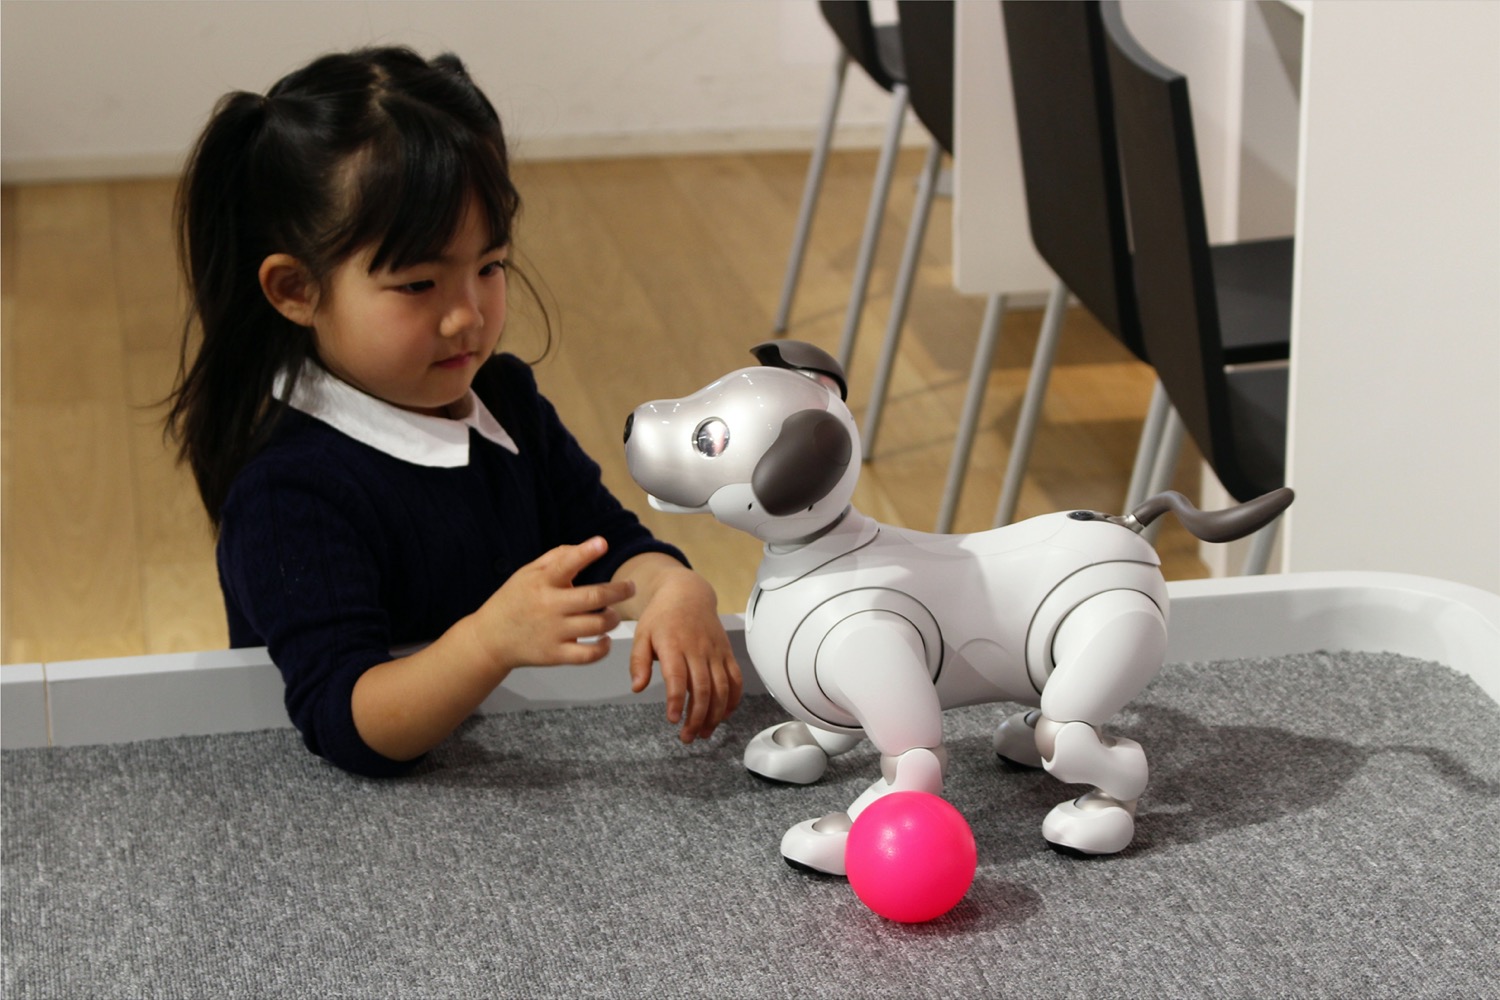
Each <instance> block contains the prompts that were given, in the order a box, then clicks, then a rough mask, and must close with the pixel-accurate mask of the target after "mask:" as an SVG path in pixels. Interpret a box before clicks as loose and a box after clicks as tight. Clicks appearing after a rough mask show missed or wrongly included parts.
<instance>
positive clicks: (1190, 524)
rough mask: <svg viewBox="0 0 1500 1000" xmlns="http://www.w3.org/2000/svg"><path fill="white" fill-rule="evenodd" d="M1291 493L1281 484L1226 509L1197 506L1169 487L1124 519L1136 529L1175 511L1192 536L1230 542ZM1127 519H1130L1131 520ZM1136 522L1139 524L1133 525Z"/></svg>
mask: <svg viewBox="0 0 1500 1000" xmlns="http://www.w3.org/2000/svg"><path fill="white" fill-rule="evenodd" d="M1294 496H1295V494H1293V493H1292V491H1291V490H1290V489H1287V488H1286V487H1285V486H1283V487H1281V488H1280V489H1276V490H1272V491H1271V492H1269V493H1266V494H1264V495H1262V496H1258V497H1256V498H1255V499H1254V500H1249V501H1246V502H1245V503H1242V504H1240V505H1239V506H1237V507H1230V508H1228V509H1227V510H1199V509H1198V508H1197V507H1194V506H1193V504H1192V501H1190V500H1188V498H1187V497H1185V496H1183V495H1182V494H1181V493H1178V492H1176V491H1173V490H1168V491H1167V492H1166V493H1158V494H1157V495H1156V496H1154V497H1148V498H1146V500H1145V501H1143V502H1142V503H1141V505H1140V506H1139V507H1137V508H1136V509H1135V510H1133V511H1131V512H1130V514H1129V516H1127V517H1126V518H1125V519H1124V520H1125V523H1126V524H1128V525H1130V527H1133V528H1135V529H1136V530H1137V531H1140V530H1141V529H1142V528H1145V527H1146V525H1148V524H1150V523H1151V522H1152V521H1154V520H1156V519H1157V518H1158V517H1161V515H1163V514H1165V513H1166V512H1167V511H1169V510H1170V511H1172V512H1173V513H1174V514H1176V515H1177V519H1178V520H1179V521H1181V522H1182V524H1183V527H1185V528H1187V530H1188V531H1190V532H1192V533H1193V537H1195V538H1199V539H1202V540H1203V541H1205V542H1232V541H1234V540H1235V539H1236V538H1244V537H1245V536H1246V535H1249V534H1251V533H1253V532H1255V531H1257V530H1259V529H1260V528H1263V527H1265V526H1266V525H1268V524H1270V523H1271V522H1272V521H1274V520H1276V518H1277V517H1279V516H1280V515H1281V512H1282V511H1284V510H1286V509H1287V508H1288V507H1290V506H1291V505H1292V499H1293V497H1294ZM1131 522H1134V523H1133V524H1132V523H1131ZM1136 525H1139V527H1136Z"/></svg>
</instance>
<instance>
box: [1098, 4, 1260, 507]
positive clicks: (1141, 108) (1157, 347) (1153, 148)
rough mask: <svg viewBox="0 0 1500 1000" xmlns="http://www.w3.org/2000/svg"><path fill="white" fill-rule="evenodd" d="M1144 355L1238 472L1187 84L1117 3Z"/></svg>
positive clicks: (1224, 471) (1118, 73) (1109, 38)
mask: <svg viewBox="0 0 1500 1000" xmlns="http://www.w3.org/2000/svg"><path fill="white" fill-rule="evenodd" d="M1102 15H1103V22H1104V33H1105V39H1106V45H1107V49H1108V53H1109V75H1110V89H1111V91H1112V92H1113V95H1114V107H1115V126H1116V130H1117V132H1118V136H1119V142H1120V159H1121V163H1122V166H1123V171H1124V182H1125V202H1126V205H1127V207H1128V211H1129V219H1130V236H1131V242H1132V245H1133V247H1134V251H1135V286H1136V300H1137V305H1138V307H1139V310H1140V320H1141V334H1142V336H1143V338H1144V339H1145V344H1146V355H1147V357H1148V358H1150V360H1151V366H1152V367H1153V368H1155V369H1156V374H1157V377H1158V378H1160V379H1161V383H1162V386H1163V387H1164V388H1165V389H1166V391H1167V396H1168V397H1169V398H1170V399H1171V401H1172V405H1173V406H1174V407H1175V408H1176V409H1177V412H1178V414H1179V416H1181V418H1182V421H1183V424H1184V426H1185V427H1186V429H1187V431H1188V433H1189V434H1191V435H1192V437H1193V440H1194V441H1196V442H1197V444H1198V447H1199V449H1200V450H1201V451H1202V452H1203V457H1204V458H1205V459H1206V460H1207V461H1208V463H1209V465H1211V466H1212V467H1213V468H1214V470H1215V472H1216V473H1217V474H1218V476H1219V478H1220V480H1221V481H1223V483H1224V486H1225V488H1226V489H1228V490H1230V492H1231V493H1236V492H1237V490H1236V486H1235V485H1234V484H1233V483H1231V480H1232V479H1236V478H1237V477H1236V476H1235V475H1234V469H1235V447H1234V435H1233V424H1232V420H1231V417H1230V399H1229V390H1228V379H1227V377H1226V375H1225V371H1224V350H1223V344H1222V334H1221V332H1220V326H1219V307H1218V300H1217V296H1216V295H1215V292H1214V272H1213V260H1212V257H1211V255H1210V251H1209V243H1208V223H1207V220H1206V219H1205V217H1204V211H1203V187H1202V182H1201V179H1200V177H1199V173H1198V150H1197V146H1196V145H1195V142H1194V138H1193V118H1192V109H1191V106H1190V104H1189V102H1188V81H1187V78H1186V77H1184V76H1183V75H1182V74H1181V73H1178V72H1176V71H1175V70H1172V69H1169V68H1168V67H1166V66H1163V65H1162V64H1161V63H1160V62H1158V61H1157V60H1156V59H1155V58H1153V57H1152V56H1151V55H1150V53H1148V52H1146V50H1145V49H1143V48H1142V47H1141V46H1140V44H1139V43H1138V42H1137V41H1136V40H1135V38H1134V36H1133V35H1131V33H1130V31H1129V29H1128V28H1127V27H1126V25H1125V19H1124V17H1123V15H1122V13H1121V10H1120V5H1119V3H1118V2H1110V0H1106V2H1105V3H1104V5H1103V9H1102Z"/></svg>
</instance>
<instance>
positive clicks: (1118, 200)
mask: <svg viewBox="0 0 1500 1000" xmlns="http://www.w3.org/2000/svg"><path fill="white" fill-rule="evenodd" d="M1001 9H1002V16H1003V18H1004V21H1005V34H1006V47H1007V54H1008V56H1009V61H1010V76H1011V90H1012V98H1013V101H1014V106H1015V115H1016V127H1017V133H1018V135H1017V137H1018V140H1019V147H1020V152H1021V167H1022V173H1023V180H1024V186H1025V192H1026V208H1027V217H1028V221H1029V224H1030V231H1031V237H1032V242H1033V244H1034V245H1035V246H1036V248H1037V252H1038V253H1039V254H1040V256H1041V257H1042V259H1043V260H1044V261H1046V263H1047V264H1048V266H1049V267H1051V268H1052V270H1053V272H1054V273H1055V274H1056V275H1057V277H1058V283H1057V285H1056V287H1055V288H1054V289H1053V292H1052V295H1051V297H1050V298H1049V300H1048V307H1047V312H1046V314H1045V316H1044V318H1043V322H1042V329H1041V334H1040V336H1039V338H1038V342H1037V348H1036V353H1035V355H1034V357H1033V359H1032V365H1031V374H1030V377H1029V380H1028V384H1027V388H1026V394H1025V397H1024V399H1023V402H1022V406H1021V410H1020V414H1019V417H1018V420H1017V426H1016V433H1015V438H1014V439H1013V441H1012V446H1011V453H1010V457H1009V460H1008V463H1007V466H1006V472H1005V478H1004V482H1003V485H1002V488H1001V493H1000V501H999V503H998V505H997V507H996V512H995V518H994V523H995V524H997V525H998V524H1006V523H1008V522H1009V521H1010V520H1011V519H1012V518H1013V517H1014V515H1015V510H1016V506H1017V503H1018V501H1019V497H1020V490H1021V484H1022V481H1023V479H1024V476H1025V471H1026V465H1027V461H1028V459H1029V456H1030V452H1031V447H1032V442H1033V440H1034V438H1035V434H1036V427H1037V424H1038V422H1039V420H1040V416H1041V410H1042V405H1043V402H1044V400H1045V396H1046V389H1047V384H1048V381H1049V379H1050V376H1051V370H1052V364H1053V359H1054V356H1055V353H1056V348H1057V340H1058V336H1059V334H1060V332H1061V327H1062V319H1063V313H1064V310H1065V308H1066V306H1067V302H1068V297H1069V294H1070V293H1071V294H1072V295H1073V296H1074V297H1076V299H1077V301H1078V302H1079V304H1080V305H1082V306H1083V307H1084V308H1085V309H1087V310H1088V311H1089V312H1090V313H1091V314H1092V315H1093V316H1094V317H1095V319H1096V320H1098V322H1099V323H1100V325H1101V326H1103V327H1104V328H1105V329H1106V330H1107V331H1108V332H1109V333H1110V334H1112V335H1113V336H1114V337H1115V338H1116V339H1117V340H1119V341H1120V343H1121V344H1123V345H1124V346H1125V348H1126V349H1127V350H1129V351H1130V353H1131V354H1132V355H1133V356H1134V357H1135V358H1136V359H1138V360H1140V361H1143V362H1144V361H1147V360H1148V359H1147V357H1146V350H1145V342H1144V340H1143V337H1142V334H1141V328H1140V320H1139V316H1138V310H1137V305H1136V296H1135V286H1134V265H1133V263H1132V259H1131V253H1130V238H1129V232H1128V226H1127V222H1126V214H1125V203H1124V194H1123V191H1122V186H1121V178H1120V167H1119V151H1118V145H1117V141H1116V136H1115V124H1114V113H1113V101H1112V97H1111V92H1110V85H1109V72H1108V65H1107V59H1106V54H1105V40H1104V29H1103V22H1102V20H1101V15H1100V7H1099V3H1098V0H1088V2H1080V3H1035V2H1013V0H1010V2H1005V3H1002V4H1001ZM1211 253H1212V254H1213V255H1214V259H1215V263H1216V265H1218V269H1219V270H1220V271H1221V272H1222V274H1223V276H1224V278H1225V280H1226V284H1228V285H1230V286H1238V285H1243V284H1246V283H1248V284H1253V285H1258V286H1264V285H1267V284H1272V285H1275V286H1276V287H1277V288H1278V289H1284V290H1285V297H1284V298H1281V299H1280V301H1281V303H1282V305H1283V306H1284V308H1283V309H1282V310H1281V313H1280V316H1281V317H1282V318H1281V319H1280V320H1279V322H1278V321H1275V318H1274V316H1273V318H1272V321H1270V322H1256V323H1238V324H1235V325H1233V326H1231V327H1228V328H1226V329H1225V331H1224V332H1225V335H1226V342H1225V345H1224V347H1225V352H1226V355H1227V356H1229V357H1231V358H1232V359H1233V360H1234V362H1235V363H1239V364H1246V363H1252V362H1259V361H1268V360H1276V359H1284V358H1286V357H1287V352H1288V340H1289V337H1288V334H1289V326H1290V305H1289V302H1290V280H1291V258H1292V241H1291V240H1290V239H1284V240H1271V241H1255V242H1250V243H1242V244H1227V245H1223V246H1219V247H1215V248H1213V249H1212V251H1211ZM1266 275H1272V276H1273V277H1272V279H1271V280H1270V281H1268V280H1267V278H1266ZM1279 294H1280V293H1278V295H1279ZM1273 312H1274V309H1273ZM997 343H998V332H995V334H994V335H993V336H989V337H985V338H981V341H980V344H979V347H978V349H977V350H976V353H975V360H974V365H973V367H972V369H971V371H970V383H969V393H968V399H967V400H966V402H965V406H964V417H963V418H962V420H961V424H960V433H959V436H958V440H957V442H956V443H955V447H954V454H953V459H952V462H951V464H950V467H949V473H948V485H947V487H946V489H945V491H944V497H943V506H942V509H941V511H940V513H939V520H938V530H939V531H947V530H949V528H950V526H951V523H952V518H953V514H954V511H955V510H956V507H957V503H958V499H959V494H960V493H961V491H962V487H963V479H964V473H965V470H966V468H967V465H968V459H969V452H970V450H971V447H972V438H973V433H974V426H975V424H977V421H978V416H979V412H980V409H981V408H982V405H983V400H984V392H985V386H986V382H987V379H988V376H989V371H990V367H991V364H992V362H993V357H994V351H995V348H996V346H997ZM1180 426H1181V425H1180V424H1177V423H1174V422H1173V421H1172V420H1171V419H1170V406H1169V404H1168V401H1167V397H1166V395H1165V393H1164V392H1163V391H1162V387H1161V385H1160V384H1159V383H1158V385H1157V387H1156V389H1155V391H1154V393H1153V396H1152V404H1151V407H1150V410H1149V412H1148V414H1147V417H1146V420H1145V422H1144V425H1143V428H1142V432H1141V438H1140V444H1139V446H1138V448H1137V452H1136V458H1135V463H1134V471H1133V472H1132V475H1131V480H1130V486H1129V488H1128V490H1127V495H1126V497H1125V503H1124V507H1123V509H1126V510H1128V509H1130V508H1132V507H1134V506H1135V504H1137V503H1139V502H1140V500H1141V499H1143V498H1144V497H1145V495H1146V494H1147V493H1148V492H1152V491H1154V490H1159V489H1161V488H1164V485H1165V484H1164V483H1163V482H1162V477H1163V475H1164V474H1165V473H1166V472H1167V471H1169V470H1170V468H1171V467H1172V465H1173V463H1175V460H1176V456H1177V453H1178V451H1179V450H1180V442H1181V437H1180V433H1179V429H1180Z"/></svg>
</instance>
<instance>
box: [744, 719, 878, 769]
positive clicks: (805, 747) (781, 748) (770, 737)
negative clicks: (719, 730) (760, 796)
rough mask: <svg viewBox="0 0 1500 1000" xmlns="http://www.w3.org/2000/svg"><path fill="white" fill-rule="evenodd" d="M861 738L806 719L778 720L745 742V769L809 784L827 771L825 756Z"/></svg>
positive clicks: (830, 755) (850, 745) (849, 745)
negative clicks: (810, 723) (813, 723)
mask: <svg viewBox="0 0 1500 1000" xmlns="http://www.w3.org/2000/svg"><path fill="white" fill-rule="evenodd" d="M861 738H862V737H861V736H860V735H859V734H857V733H836V732H833V731H832V730H828V729H820V728H818V727H817V726H809V725H808V724H807V723H805V722H798V721H796V720H793V721H791V722H778V723H777V724H776V725H774V726H771V727H769V728H767V729H762V730H761V731H760V732H758V733H756V734H755V736H753V737H752V738H751V740H750V742H749V743H747V744H745V758H744V759H745V770H747V771H749V772H750V773H751V774H755V775H759V776H760V777H762V778H765V779H767V780H769V781H779V782H783V783H785V784H788V785H810V784H812V783H813V782H815V781H817V780H818V779H819V778H821V777H823V772H824V771H826V770H828V758H830V757H837V756H838V755H839V754H842V753H848V752H849V751H850V750H853V749H854V747H855V746H856V745H858V743H859V741H860V739H861Z"/></svg>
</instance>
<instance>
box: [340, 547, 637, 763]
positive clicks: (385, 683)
mask: <svg viewBox="0 0 1500 1000" xmlns="http://www.w3.org/2000/svg"><path fill="white" fill-rule="evenodd" d="M605 548H606V544H605V541H604V539H602V538H591V539H589V540H588V541H586V542H584V543H583V544H582V545H562V546H559V547H557V548H555V549H553V550H552V551H551V552H548V553H547V554H546V555H544V556H542V557H541V558H540V559H537V560H536V561H534V562H531V563H528V564H527V565H525V566H523V567H521V568H520V569H519V570H517V571H516V572H515V573H514V574H512V576H511V578H510V579H509V580H507V581H505V583H504V585H502V586H501V587H500V589H499V590H497V591H495V593H494V594H493V595H492V596H491V597H490V599H489V600H487V601H485V602H484V604H483V605H482V606H481V607H480V608H479V610H478V611H476V612H474V613H473V614H472V615H469V616H468V617H466V618H463V619H460V620H459V622H458V623H457V624H455V625H454V626H453V627H452V628H450V629H449V630H448V631H447V632H444V633H443V634H442V635H441V636H440V637H438V639H437V641H436V642H434V643H432V644H431V645H430V646H426V647H423V648H422V649H419V650H417V651H416V652H414V653H412V654H410V655H408V656H403V657H398V658H397V659H394V660H388V661H386V662H385V663H381V664H377V665H376V666H374V667H371V668H370V669H369V670H367V671H365V673H364V674H363V675H362V676H361V677H360V679H359V681H358V682H357V683H356V684H355V685H354V693H353V697H352V702H351V708H352V710H353V712H354V725H355V728H356V729H358V730H359V735H360V738H361V739H363V740H364V741H365V743H366V744H367V745H368V746H369V747H370V748H371V749H373V750H374V751H376V752H377V753H380V754H384V755H385V756H387V757H390V758H391V759H393V760H411V759H413V758H415V757H417V756H419V755H421V754H423V753H425V752H427V751H428V750H431V749H432V748H433V747H435V746H437V745H438V744H439V743H441V742H442V741H443V740H445V739H447V738H448V736H449V735H450V734H451V733H452V732H453V730H454V728H455V727H457V726H458V724H459V723H461V722H463V720H464V719H466V718H468V717H469V715H470V714H471V713H472V712H473V711H474V710H475V709H476V708H478V707H479V705H480V703H482V702H483V701H484V699H485V698H486V697H488V696H489V694H490V692H491V691H493V690H494V689H495V687H496V685H498V684H500V683H501V682H502V681H504V680H505V678H506V676H507V675H508V674H509V673H510V672H511V670H513V669H514V668H516V667H522V666H549V665H564V664H584V663H593V662H595V661H596V660H599V659H601V658H602V657H603V656H604V655H605V654H606V653H608V652H609V636H608V635H606V633H607V632H609V630H610V629H612V628H614V627H615V626H616V625H618V624H620V613H619V612H618V611H616V610H615V609H614V608H613V607H612V606H611V605H614V604H618V603H620V602H622V601H628V600H630V598H631V597H632V595H634V594H635V584H634V583H633V582H631V581H630V580H619V581H614V582H611V583H599V584H590V585H588V586H583V587H575V586H573V578H574V577H575V576H577V575H578V574H579V572H581V571H582V570H583V568H584V567H585V566H587V565H588V564H589V563H591V562H593V561H594V560H595V559H598V558H599V557H600V556H602V555H603V554H604V551H605ZM586 639H588V640H593V641H591V642H585V641H583V640H586Z"/></svg>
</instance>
